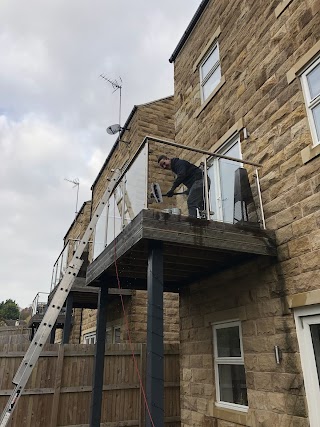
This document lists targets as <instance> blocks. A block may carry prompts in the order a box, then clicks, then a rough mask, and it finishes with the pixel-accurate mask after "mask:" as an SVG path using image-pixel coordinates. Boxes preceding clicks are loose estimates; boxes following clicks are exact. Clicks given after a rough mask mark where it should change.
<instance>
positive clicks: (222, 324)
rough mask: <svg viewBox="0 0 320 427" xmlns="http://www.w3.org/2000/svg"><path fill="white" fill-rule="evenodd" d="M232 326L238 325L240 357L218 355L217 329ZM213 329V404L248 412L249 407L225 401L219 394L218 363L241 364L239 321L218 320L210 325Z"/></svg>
mask: <svg viewBox="0 0 320 427" xmlns="http://www.w3.org/2000/svg"><path fill="white" fill-rule="evenodd" d="M234 326H238V327H239V338H240V351H241V357H218V346H217V334H216V331H217V329H224V328H231V327H234ZM212 329H213V331H212V332H213V355H214V371H215V386H216V402H215V405H216V406H217V407H220V408H225V409H232V410H237V411H241V412H248V409H249V407H248V406H245V405H240V404H238V403H231V402H225V401H222V400H221V396H220V381H219V365H243V366H244V357H243V345H242V329H241V322H240V321H239V320H234V321H228V322H219V323H214V324H213V325H212Z"/></svg>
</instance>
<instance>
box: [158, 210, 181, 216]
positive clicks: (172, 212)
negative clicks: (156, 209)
mask: <svg viewBox="0 0 320 427" xmlns="http://www.w3.org/2000/svg"><path fill="white" fill-rule="evenodd" d="M162 212H164V213H169V214H172V215H181V209H179V208H168V209H163V211H162Z"/></svg>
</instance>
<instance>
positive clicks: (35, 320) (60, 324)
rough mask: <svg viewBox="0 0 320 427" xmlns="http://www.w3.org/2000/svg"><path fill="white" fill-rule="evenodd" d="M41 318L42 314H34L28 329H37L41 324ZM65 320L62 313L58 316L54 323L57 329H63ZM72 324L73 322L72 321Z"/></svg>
mask: <svg viewBox="0 0 320 427" xmlns="http://www.w3.org/2000/svg"><path fill="white" fill-rule="evenodd" d="M43 316H44V314H35V315H34V316H32V317H31V319H30V321H29V323H28V328H38V326H39V325H40V323H41V322H42V319H43ZM65 320H66V315H65V314H64V313H63V314H59V316H58V318H57V321H56V327H57V329H63V327H64V323H65ZM72 323H73V321H72Z"/></svg>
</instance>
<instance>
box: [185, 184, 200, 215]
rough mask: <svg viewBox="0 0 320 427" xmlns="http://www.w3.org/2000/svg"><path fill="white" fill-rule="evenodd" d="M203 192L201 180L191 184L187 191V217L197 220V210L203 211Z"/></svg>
mask: <svg viewBox="0 0 320 427" xmlns="http://www.w3.org/2000/svg"><path fill="white" fill-rule="evenodd" d="M203 192H204V183H203V179H198V180H197V181H195V182H194V183H193V184H192V187H191V188H190V190H189V196H188V201H187V203H188V211H189V216H192V217H194V218H197V208H198V209H199V210H201V211H203V210H204V199H203Z"/></svg>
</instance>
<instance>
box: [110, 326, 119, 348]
mask: <svg viewBox="0 0 320 427" xmlns="http://www.w3.org/2000/svg"><path fill="white" fill-rule="evenodd" d="M118 330H119V331H120V334H121V326H114V327H113V339H112V342H113V344H121V343H120V342H118V343H117V342H116V331H118Z"/></svg>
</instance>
